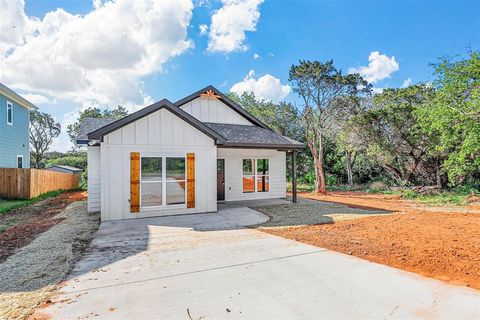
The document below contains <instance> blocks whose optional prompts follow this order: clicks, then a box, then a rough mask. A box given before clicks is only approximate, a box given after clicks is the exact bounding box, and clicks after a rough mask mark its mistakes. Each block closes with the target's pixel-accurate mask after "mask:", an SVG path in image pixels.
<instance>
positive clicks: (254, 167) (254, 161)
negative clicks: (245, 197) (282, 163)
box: [242, 158, 270, 194]
mask: <svg viewBox="0 0 480 320" xmlns="http://www.w3.org/2000/svg"><path fill="white" fill-rule="evenodd" d="M244 160H253V174H244V173H243V161H244ZM258 160H268V174H260V175H259V174H258V171H257V163H258ZM262 176H265V177H268V190H267V191H258V185H257V183H258V182H257V181H258V180H257V179H258V177H262ZM244 177H253V179H254V181H253V189H254V191H244V188H243V181H244V180H243V178H244ZM269 192H270V158H243V159H242V193H245V194H249V193H269Z"/></svg>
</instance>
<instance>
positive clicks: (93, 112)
mask: <svg viewBox="0 0 480 320" xmlns="http://www.w3.org/2000/svg"><path fill="white" fill-rule="evenodd" d="M127 115H128V111H127V109H125V108H124V107H122V106H118V107H117V108H116V109H113V110H108V109H103V110H101V109H99V108H96V107H90V108H87V109H85V110H83V111H82V112H81V113H80V116H79V117H78V119H77V121H76V122H75V123H73V124H69V125H68V126H67V133H68V136H69V137H70V141H71V142H72V143H73V145H74V146H76V145H77V136H78V132H79V130H80V125H81V123H82V122H83V120H85V119H87V118H106V119H115V120H117V119H121V118H123V117H125V116H127ZM74 148H75V147H74Z"/></svg>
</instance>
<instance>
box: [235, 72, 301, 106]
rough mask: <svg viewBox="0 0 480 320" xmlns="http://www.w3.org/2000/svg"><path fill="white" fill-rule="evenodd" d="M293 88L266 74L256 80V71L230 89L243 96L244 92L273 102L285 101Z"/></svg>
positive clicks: (249, 73)
mask: <svg viewBox="0 0 480 320" xmlns="http://www.w3.org/2000/svg"><path fill="white" fill-rule="evenodd" d="M291 91H292V88H290V86H289V85H288V84H285V85H282V83H281V82H280V80H279V79H278V78H275V77H274V76H272V75H270V74H266V75H264V76H262V77H260V78H258V79H255V71H254V70H250V71H249V72H248V74H247V76H246V77H245V78H244V79H243V81H240V82H238V83H236V84H234V85H233V86H232V87H231V88H230V92H235V93H236V94H238V95H241V94H242V93H244V92H253V93H254V94H255V97H257V98H260V99H265V100H269V101H273V102H279V101H281V100H283V99H284V98H285V97H286V96H287V95H288V94H289V93H290V92H291Z"/></svg>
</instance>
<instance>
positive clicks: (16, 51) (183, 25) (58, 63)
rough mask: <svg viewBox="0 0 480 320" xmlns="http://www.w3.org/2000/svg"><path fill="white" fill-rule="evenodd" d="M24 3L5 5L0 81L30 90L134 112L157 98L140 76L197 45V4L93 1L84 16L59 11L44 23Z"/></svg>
mask: <svg viewBox="0 0 480 320" xmlns="http://www.w3.org/2000/svg"><path fill="white" fill-rule="evenodd" d="M24 5H25V4H24V1H23V0H0V7H1V8H2V10H1V11H0V70H2V72H1V73H0V81H2V82H4V83H6V84H7V85H9V86H11V87H15V88H18V89H22V90H25V91H34V92H37V93H41V94H45V95H49V96H52V97H58V98H61V99H65V100H69V101H75V102H78V103H82V104H85V103H87V104H88V103H92V104H100V105H110V106H112V107H116V106H117V105H124V106H126V107H130V108H133V109H135V108H138V106H143V105H144V103H145V102H146V101H151V98H150V97H149V96H148V95H146V94H145V93H144V92H143V90H142V81H141V79H142V77H144V76H146V75H149V74H152V73H155V72H161V71H162V67H163V65H164V64H165V63H166V62H167V61H168V60H169V59H171V58H172V57H175V56H177V55H180V54H182V53H183V52H185V51H186V50H187V49H189V48H190V47H192V42H191V41H190V40H189V39H188V37H187V28H188V25H189V23H190V20H191V17H192V10H193V4H192V1H191V0H146V1H136V0H117V1H99V0H95V1H93V7H94V9H93V10H92V11H91V12H90V13H88V14H86V15H74V14H71V13H68V12H66V11H64V10H63V9H56V10H55V11H50V12H47V13H46V15H45V17H44V18H43V19H42V20H39V19H37V18H31V17H28V16H26V14H25V10H24ZM13 25H14V26H15V28H13ZM12 29H14V30H15V31H14V32H11V30H12Z"/></svg>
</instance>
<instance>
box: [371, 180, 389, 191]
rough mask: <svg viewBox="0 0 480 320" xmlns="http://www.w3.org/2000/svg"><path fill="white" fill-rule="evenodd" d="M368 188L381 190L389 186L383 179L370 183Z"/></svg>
mask: <svg viewBox="0 0 480 320" xmlns="http://www.w3.org/2000/svg"><path fill="white" fill-rule="evenodd" d="M368 188H369V189H370V190H372V191H381V190H387V189H388V186H387V185H386V184H385V183H383V182H382V181H374V182H372V183H370V185H369V187H368Z"/></svg>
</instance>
